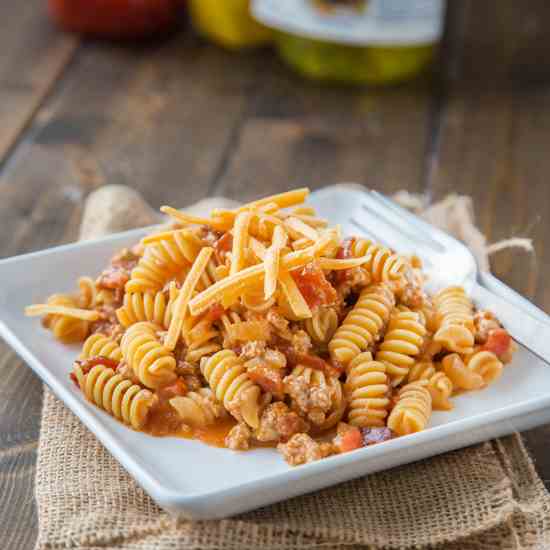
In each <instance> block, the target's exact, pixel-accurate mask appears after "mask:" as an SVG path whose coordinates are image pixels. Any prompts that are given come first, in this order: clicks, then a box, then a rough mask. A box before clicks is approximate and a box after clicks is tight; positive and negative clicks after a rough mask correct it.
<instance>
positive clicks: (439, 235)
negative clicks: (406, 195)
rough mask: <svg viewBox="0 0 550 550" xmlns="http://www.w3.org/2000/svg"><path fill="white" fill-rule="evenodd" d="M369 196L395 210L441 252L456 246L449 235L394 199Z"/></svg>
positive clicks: (370, 192) (375, 194)
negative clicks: (442, 249) (443, 249)
mask: <svg viewBox="0 0 550 550" xmlns="http://www.w3.org/2000/svg"><path fill="white" fill-rule="evenodd" d="M369 195H370V196H371V198H372V199H375V200H376V201H378V204H380V203H382V204H383V205H385V206H386V207H387V208H389V209H390V210H393V211H394V212H395V213H396V214H398V215H399V216H401V217H402V219H403V220H405V221H407V222H408V223H409V224H410V225H411V226H412V227H414V229H416V230H417V231H422V232H423V237H424V238H425V239H427V240H430V241H431V242H433V243H437V247H438V248H439V250H441V247H444V248H447V247H449V246H455V244H456V243H455V239H453V237H451V236H449V235H447V233H445V232H444V231H442V230H441V229H439V228H437V227H435V226H433V225H431V224H430V223H428V222H426V221H424V220H423V219H422V218H420V217H419V216H417V215H416V214H413V213H412V212H409V211H408V210H407V209H406V208H403V207H402V206H399V205H398V204H397V203H396V202H395V201H393V200H392V199H390V198H388V197H386V196H384V195H382V194H381V193H379V192H378V191H373V190H370V191H369Z"/></svg>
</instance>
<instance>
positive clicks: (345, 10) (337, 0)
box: [252, 0, 445, 46]
mask: <svg viewBox="0 0 550 550" xmlns="http://www.w3.org/2000/svg"><path fill="white" fill-rule="evenodd" d="M252 14H253V16H254V17H255V18H256V19H257V20H258V21H260V22H261V23H263V24H264V25H266V26H268V27H272V28H274V29H277V30H279V31H283V32H286V33H289V34H297V35H300V36H305V37H308V38H312V39H316V40H321V41H325V42H336V43H341V44H349V45H356V46H367V45H373V44H375V45H380V46H413V45H420V44H429V43H433V42H436V41H437V40H439V38H440V37H441V34H442V32H443V20H444V15H445V0H254V1H253V3H252Z"/></svg>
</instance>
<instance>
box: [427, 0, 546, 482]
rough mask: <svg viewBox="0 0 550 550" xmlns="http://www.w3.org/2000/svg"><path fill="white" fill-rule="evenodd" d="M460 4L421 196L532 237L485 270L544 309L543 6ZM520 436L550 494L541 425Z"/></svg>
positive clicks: (495, 236)
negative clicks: (463, 202)
mask: <svg viewBox="0 0 550 550" xmlns="http://www.w3.org/2000/svg"><path fill="white" fill-rule="evenodd" d="M466 4H467V5H466V9H465V11H464V12H463V13H462V14H461V15H463V16H464V17H463V18H462V19H458V21H459V22H460V24H461V28H459V29H457V30H458V32H457V34H458V35H459V43H458V48H455V49H454V50H453V58H452V59H450V60H448V63H449V66H451V67H452V70H451V71H450V77H451V78H450V89H449V90H448V98H447V102H446V104H445V106H444V109H443V110H442V115H441V121H440V125H441V130H440V139H439V147H438V151H437V152H436V163H435V169H434V170H433V172H432V173H431V177H430V180H429V182H428V190H429V192H431V194H432V196H433V198H435V199H437V198H440V197H443V196H444V195H446V194H447V193H449V192H457V193H464V194H468V195H470V196H472V197H473V201H474V207H475V211H476V215H477V218H478V221H479V225H480V227H481V229H482V230H483V232H484V233H485V234H486V235H487V236H488V239H489V242H494V241H498V240H500V239H506V238H509V237H513V236H521V237H530V238H532V239H533V241H534V245H535V249H536V256H531V255H529V254H526V253H525V252H522V251H518V250H517V249H512V250H508V251H503V252H500V253H498V254H496V255H495V256H494V257H493V258H492V268H493V271H494V273H495V274H496V275H497V276H498V277H500V278H501V279H502V280H504V281H505V282H506V283H508V284H509V285H510V286H512V287H514V288H515V289H517V290H518V291H519V292H521V293H523V294H525V295H526V296H528V297H530V298H532V299H533V300H534V301H535V302H536V303H537V304H538V305H539V306H540V307H542V308H543V309H545V310H546V311H549V312H550V290H549V289H548V284H547V281H548V278H549V276H550V252H549V251H548V250H547V248H548V247H547V246H545V244H546V239H547V236H548V233H549V231H550V217H549V216H548V213H549V212H550V186H549V185H548V182H547V179H548V174H549V173H550V156H549V155H548V146H547V144H548V143H549V141H550V71H549V70H548V65H547V64H544V63H540V59H542V58H544V57H547V55H548V50H549V48H548V44H547V43H546V42H545V41H543V40H541V37H542V36H544V35H545V34H547V33H548V31H549V30H550V17H549V16H550V13H549V11H550V5H549V4H548V3H546V2H539V1H537V2H530V3H528V4H525V5H524V6H523V5H522V8H521V9H518V5H517V3H515V2H513V1H505V2H499V3H498V7H497V6H496V3H493V2H487V3H484V2H482V3H479V2H478V3H474V2H467V3H466ZM524 8H525V9H524ZM535 60H536V61H535ZM524 437H525V439H526V442H527V445H528V447H529V448H530V450H531V452H532V453H533V456H534V458H535V461H536V465H537V468H538V471H539V473H540V475H541V477H542V479H543V480H544V481H545V483H546V485H547V487H549V488H550V457H549V456H548V453H547V449H546V446H545V444H544V442H545V441H548V438H549V437H550V425H546V426H542V427H540V428H537V429H535V430H530V431H528V432H526V433H525V434H524Z"/></svg>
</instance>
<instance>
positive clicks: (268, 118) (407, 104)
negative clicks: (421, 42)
mask: <svg viewBox="0 0 550 550" xmlns="http://www.w3.org/2000/svg"><path fill="white" fill-rule="evenodd" d="M431 98H432V94H431V88H430V86H429V85H428V83H426V82H421V83H419V84H417V85H412V86H409V87H405V88H400V89H393V90H391V89H388V90H384V91H374V90H367V89H365V88H358V89H357V88H356V89H354V88H334V87H322V86H321V87H319V86H317V85H315V84H312V83H310V82H307V81H303V80H298V79H297V78H296V77H294V76H293V75H292V74H289V73H288V72H287V71H286V70H285V69H284V68H282V67H281V66H280V65H279V64H276V63H274V64H273V65H272V66H270V67H269V68H268V70H267V71H266V76H265V79H264V82H263V84H262V85H261V87H259V89H258V90H257V93H256V96H255V103H254V105H253V106H252V107H251V116H250V118H248V119H247V121H246V122H245V124H244V125H243V128H242V131H241V132H240V134H239V136H238V141H237V143H236V146H235V149H236V150H235V153H234V154H233V156H232V158H231V161H230V162H229V163H228V166H227V170H225V172H224V173H223V174H222V175H221V176H220V180H219V182H218V185H217V186H216V188H215V192H216V193H217V194H221V195H225V196H229V197H231V198H234V199H238V200H243V201H244V200H249V199H251V198H254V197H258V196H261V195H264V194H267V193H275V192H279V191H283V190H286V189H290V188H293V187H298V186H304V185H307V186H309V187H311V188H312V189H315V188H318V187H321V186H324V185H327V184H331V183H337V182H349V181H355V182H359V183H363V184H366V185H368V186H370V187H372V188H376V189H380V190H383V191H385V192H392V191H395V190H398V189H402V188H408V189H409V190H411V191H414V190H420V189H421V188H422V186H423V177H424V171H425V160H424V159H425V156H426V155H425V154H426V151H427V149H428V144H429V139H428V137H429V133H430V106H431Z"/></svg>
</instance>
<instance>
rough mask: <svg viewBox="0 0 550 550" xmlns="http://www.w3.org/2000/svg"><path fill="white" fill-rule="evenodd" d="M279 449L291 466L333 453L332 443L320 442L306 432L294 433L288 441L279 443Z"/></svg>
mask: <svg viewBox="0 0 550 550" xmlns="http://www.w3.org/2000/svg"><path fill="white" fill-rule="evenodd" d="M277 449H278V450H279V452H280V453H281V454H282V455H283V457H284V459H285V460H286V461H287V462H288V464H290V465H291V466H298V465H300V464H307V463H309V462H314V461H316V460H320V459H322V458H325V457H327V456H329V455H331V454H332V453H333V452H334V449H333V446H332V444H331V443H319V442H317V441H315V440H314V439H312V438H311V437H310V436H309V435H308V434H306V433H297V434H295V435H293V436H292V437H291V438H290V440H289V441H288V442H287V443H279V445H277Z"/></svg>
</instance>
